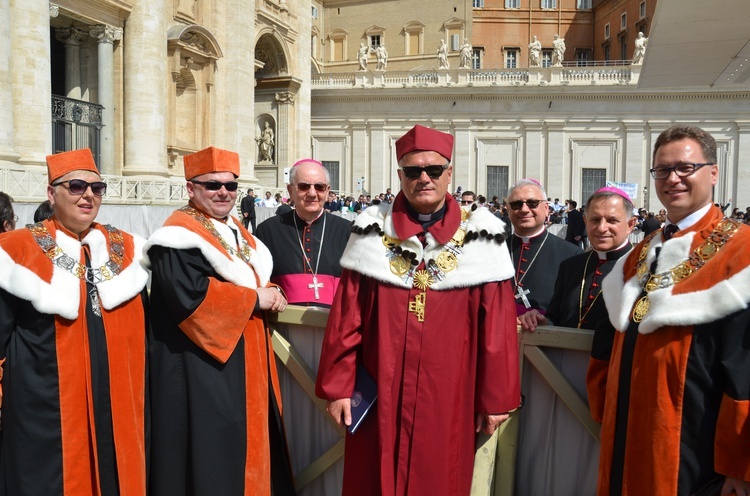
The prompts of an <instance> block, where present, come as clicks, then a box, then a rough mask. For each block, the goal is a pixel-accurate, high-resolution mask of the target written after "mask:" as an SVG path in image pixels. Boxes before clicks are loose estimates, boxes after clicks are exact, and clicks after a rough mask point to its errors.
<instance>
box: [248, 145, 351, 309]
mask: <svg viewBox="0 0 750 496" xmlns="http://www.w3.org/2000/svg"><path fill="white" fill-rule="evenodd" d="M330 189H331V187H330V179H329V173H328V170H327V169H326V168H325V167H323V164H321V163H320V162H318V161H317V160H314V159H311V158H305V159H302V160H299V161H298V162H297V163H295V164H294V165H293V166H292V168H291V171H290V172H289V184H288V185H287V191H288V192H289V198H291V199H292V200H293V201H294V210H292V211H289V212H287V213H284V214H282V215H276V216H274V217H271V218H270V219H268V220H266V221H264V222H262V223H261V224H260V225H259V226H258V238H259V239H260V240H261V241H263V243H264V244H265V245H266V246H267V247H268V249H269V250H270V252H271V255H272V256H273V273H272V274H271V281H272V282H273V283H275V284H278V285H279V286H281V287H282V288H283V289H284V292H285V293H286V296H287V301H288V302H289V303H294V304H297V305H316V306H322V307H326V308H327V307H330V306H331V303H332V302H333V295H334V294H335V292H336V287H337V286H338V283H339V277H340V276H341V265H340V264H339V260H340V259H341V255H342V254H343V253H344V248H345V247H346V242H347V241H348V240H349V233H350V230H351V223H350V222H349V221H348V220H346V219H343V218H341V217H339V216H338V215H332V214H331V213H330V212H326V209H325V203H326V199H327V198H328V197H329V196H328V194H329V192H330Z"/></svg>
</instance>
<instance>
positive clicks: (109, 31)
mask: <svg viewBox="0 0 750 496" xmlns="http://www.w3.org/2000/svg"><path fill="white" fill-rule="evenodd" d="M89 34H90V35H91V37H92V38H94V39H96V40H97V62H98V65H97V68H98V71H99V72H98V75H97V76H98V77H97V79H98V83H99V104H100V105H101V106H102V107H104V108H103V109H102V131H101V143H100V145H101V148H100V150H101V158H100V160H99V169H100V170H101V171H102V172H103V173H104V174H115V173H116V172H117V171H116V170H115V68H114V42H115V41H116V40H120V39H121V38H122V29H120V28H113V27H112V26H107V25H104V24H100V25H98V26H94V27H92V28H91V30H90V31H89Z"/></svg>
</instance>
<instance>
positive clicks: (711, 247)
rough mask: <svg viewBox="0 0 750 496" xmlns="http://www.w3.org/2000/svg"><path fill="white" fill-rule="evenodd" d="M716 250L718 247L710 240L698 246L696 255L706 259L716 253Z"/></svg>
mask: <svg viewBox="0 0 750 496" xmlns="http://www.w3.org/2000/svg"><path fill="white" fill-rule="evenodd" d="M717 251H718V247H717V246H716V245H715V244H714V243H711V242H708V241H707V242H706V243H705V244H704V245H703V246H701V247H700V248H698V256H700V257H701V258H702V259H703V260H708V259H709V258H711V257H712V256H714V255H715V254H716V252H717Z"/></svg>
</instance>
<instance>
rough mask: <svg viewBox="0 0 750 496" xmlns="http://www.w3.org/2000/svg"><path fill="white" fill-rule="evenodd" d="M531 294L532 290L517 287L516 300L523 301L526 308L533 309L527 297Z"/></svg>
mask: <svg viewBox="0 0 750 496" xmlns="http://www.w3.org/2000/svg"><path fill="white" fill-rule="evenodd" d="M529 293H531V290H528V289H523V288H522V287H521V286H517V287H516V299H517V300H521V301H523V306H525V307H526V308H531V303H529V299H528V298H526V295H527V294H529Z"/></svg>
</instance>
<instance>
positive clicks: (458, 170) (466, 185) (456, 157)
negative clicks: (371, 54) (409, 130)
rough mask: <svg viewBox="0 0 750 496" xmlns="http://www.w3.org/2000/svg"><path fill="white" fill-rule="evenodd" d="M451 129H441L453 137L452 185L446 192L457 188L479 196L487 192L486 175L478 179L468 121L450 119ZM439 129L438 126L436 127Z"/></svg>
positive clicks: (474, 148)
mask: <svg viewBox="0 0 750 496" xmlns="http://www.w3.org/2000/svg"><path fill="white" fill-rule="evenodd" d="M451 123H452V124H453V129H441V131H443V132H447V133H450V134H452V135H453V137H454V143H455V145H453V157H451V164H452V165H453V184H452V185H451V186H449V188H448V192H449V193H452V192H453V191H456V188H457V187H458V186H461V187H462V188H463V189H464V190H466V189H469V190H474V192H475V193H476V194H477V195H479V194H480V193H481V194H485V193H486V192H487V174H486V173H485V177H484V178H480V177H478V174H477V164H476V161H475V160H474V157H476V153H475V151H476V145H475V143H474V139H473V133H472V132H471V120H470V119H452V120H451ZM436 127H438V128H439V126H436Z"/></svg>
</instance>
